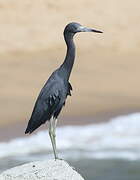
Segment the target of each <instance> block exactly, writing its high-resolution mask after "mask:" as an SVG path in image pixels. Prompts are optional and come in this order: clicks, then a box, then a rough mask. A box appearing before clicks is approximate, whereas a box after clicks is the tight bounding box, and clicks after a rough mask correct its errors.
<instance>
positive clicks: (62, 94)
mask: <svg viewBox="0 0 140 180" xmlns="http://www.w3.org/2000/svg"><path fill="white" fill-rule="evenodd" d="M78 32H97V33H102V32H101V31H97V30H94V29H90V28H86V27H83V26H81V25H80V24H78V23H70V24H68V25H67V26H66V27H65V29H64V39H65V42H66V45H67V52H66V57H65V59H64V62H63V63H62V65H61V66H60V67H59V68H58V69H57V70H55V71H54V72H53V73H52V75H51V76H50V78H49V79H48V81H47V82H46V84H45V85H44V87H43V88H42V90H41V92H40V94H39V96H38V98H37V100H36V103H35V106H34V109H33V112H32V115H31V118H30V120H29V122H28V126H27V129H26V131H25V133H32V132H33V131H34V130H35V129H37V128H38V127H39V126H41V125H42V124H44V123H45V122H46V121H50V127H49V135H50V138H51V142H52V146H53V151H54V155H55V159H57V158H58V156H57V154H56V142H55V128H56V119H57V117H58V115H59V113H60V112H61V109H62V107H63V106H64V104H65V101H66V98H67V96H68V95H71V90H72V86H71V84H70V83H69V77H70V74H71V70H72V67H73V64H74V59H75V44H74V42H73V36H74V35H75V34H76V33H78Z"/></svg>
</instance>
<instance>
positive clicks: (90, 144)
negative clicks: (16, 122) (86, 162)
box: [0, 113, 140, 160]
mask: <svg viewBox="0 0 140 180" xmlns="http://www.w3.org/2000/svg"><path fill="white" fill-rule="evenodd" d="M57 148H58V149H59V150H61V151H65V152H67V153H66V154H65V155H66V156H68V157H69V156H70V152H71V153H73V154H74V152H75V156H73V157H75V158H76V157H77V158H78V157H89V158H99V159H102V158H125V159H130V160H137V159H140V113H135V114H129V115H125V116H119V117H116V118H113V119H111V120H110V121H109V122H107V123H102V124H92V125H86V126H64V127H59V128H57ZM43 151H46V152H47V151H52V147H51V143H50V139H49V136H48V132H47V131H41V132H39V133H37V134H35V135H31V136H28V137H26V138H17V139H14V140H12V141H10V142H8V143H0V158H3V157H7V156H17V155H21V154H24V155H26V154H29V153H35V152H43Z"/></svg>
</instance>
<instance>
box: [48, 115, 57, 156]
mask: <svg viewBox="0 0 140 180" xmlns="http://www.w3.org/2000/svg"><path fill="white" fill-rule="evenodd" d="M55 127H56V125H55V119H54V118H53V117H52V118H51V119H50V126H49V135H50V138H51V143H52V147H53V153H54V157H55V160H56V159H58V156H57V152H56V141H55V136H56V135H55Z"/></svg>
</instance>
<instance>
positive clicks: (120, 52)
mask: <svg viewBox="0 0 140 180" xmlns="http://www.w3.org/2000/svg"><path fill="white" fill-rule="evenodd" d="M139 18H140V8H139V1H138V0H134V1H131V0H123V1H120V0H118V1H115V0H106V1H101V0H98V1H97V0H77V1H73V0H71V1H65V0H60V1H58V2H57V1H55V0H24V1H22V0H12V1H11V0H6V1H5V0H0V141H1V143H0V158H1V163H0V168H1V171H2V170H4V169H7V168H9V167H13V166H15V165H18V164H22V163H24V162H28V161H31V160H36V159H41V158H42V159H44V156H45V158H48V156H47V153H46V152H47V150H48V152H51V150H52V149H51V146H50V142H49V141H50V140H49V139H48V142H46V145H45V144H44V143H43V139H44V138H45V139H46V138H48V135H47V132H46V130H44V129H46V126H45V127H41V128H40V129H39V130H41V131H40V132H38V131H37V134H36V135H33V136H30V137H25V135H24V130H25V128H26V125H27V122H28V120H29V118H30V115H31V112H32V109H33V106H34V103H35V100H36V97H37V96H38V93H39V91H40V89H41V88H42V86H43V85H44V83H45V82H46V80H47V79H48V77H49V75H50V74H51V73H52V72H53V71H54V70H55V69H56V68H57V67H58V66H59V65H60V64H61V63H62V62H63V59H64V57H65V53H66V45H65V42H64V39H63V30H64V27H65V25H66V24H67V23H69V22H73V21H74V22H79V23H81V24H82V25H85V26H88V27H93V28H95V29H99V30H102V31H103V32H104V33H103V34H91V33H80V34H78V35H76V36H75V43H76V47H77V55H76V60H75V64H74V68H73V71H72V75H71V78H70V82H71V84H72V86H73V92H72V97H69V98H68V100H67V103H66V107H65V108H64V109H63V111H62V113H61V115H60V117H59V124H58V125H60V127H59V128H58V149H60V152H63V153H62V156H64V158H65V159H67V158H68V160H69V161H70V162H71V163H72V164H73V165H74V166H75V167H77V169H79V172H83V176H85V177H86V180H92V179H95V180H101V179H104V180H105V179H107V180H109V179H110V180H118V179H119V180H121V179H123V180H125V179H127V180H129V179H130V180H131V179H133V180H137V179H140V173H139V168H138V167H139V166H140V162H139V158H140V143H139V139H140V131H139V129H140V123H139V122H140V121H139V120H140V114H139V113H138V112H139V109H140V96H139V95H140V93H139V92H140V83H139V76H140V70H139V66H140V61H139V57H140V51H139V48H140V33H139V30H140V23H139ZM88 124H90V125H88ZM64 125H65V126H64ZM59 131H60V135H59ZM72 132H73V133H72ZM77 133H78V134H79V136H78V137H79V138H77V141H76V143H75V144H73V143H72V142H73V138H74V139H75V136H77ZM72 135H73V136H72ZM19 136H22V138H18V137H19ZM61 136H62V138H61ZM37 137H38V138H37ZM14 138H16V139H14ZM17 138H18V139H17ZM59 138H60V142H59ZM13 139H14V140H13ZM37 139H38V141H35V140H37ZM62 139H63V141H62ZM46 141H47V140H46ZM89 141H90V144H91V146H89V147H88V148H87V142H88V143H89ZM40 142H42V144H40ZM28 143H29V146H28ZM47 143H48V144H47ZM31 144H32V145H33V146H32V147H31V148H27V147H30V146H31ZM76 144H78V145H79V146H78V147H77V146H76ZM15 147H19V149H18V148H17V149H16V150H15ZM25 147H26V148H27V149H26V148H25ZM37 147H39V148H37ZM24 148H25V149H24ZM6 149H8V151H7V150H6ZM43 152H44V153H43ZM99 152H100V153H99ZM33 153H35V154H33ZM21 154H22V156H21ZM72 157H73V158H72ZM85 167H86V168H85ZM84 169H86V172H84Z"/></svg>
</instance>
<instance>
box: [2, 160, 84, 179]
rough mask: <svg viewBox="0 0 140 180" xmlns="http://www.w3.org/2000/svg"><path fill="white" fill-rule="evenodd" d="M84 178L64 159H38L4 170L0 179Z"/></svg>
mask: <svg viewBox="0 0 140 180" xmlns="http://www.w3.org/2000/svg"><path fill="white" fill-rule="evenodd" d="M38 179H39V180H84V179H83V178H82V177H81V175H80V174H78V173H77V172H76V171H75V170H74V169H73V168H72V167H70V166H69V164H68V163H67V162H65V161H63V160H57V161H55V160H48V161H37V162H32V163H28V164H24V165H22V166H17V167H15V168H12V169H9V170H6V171H4V172H3V173H2V174H0V180H38Z"/></svg>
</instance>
